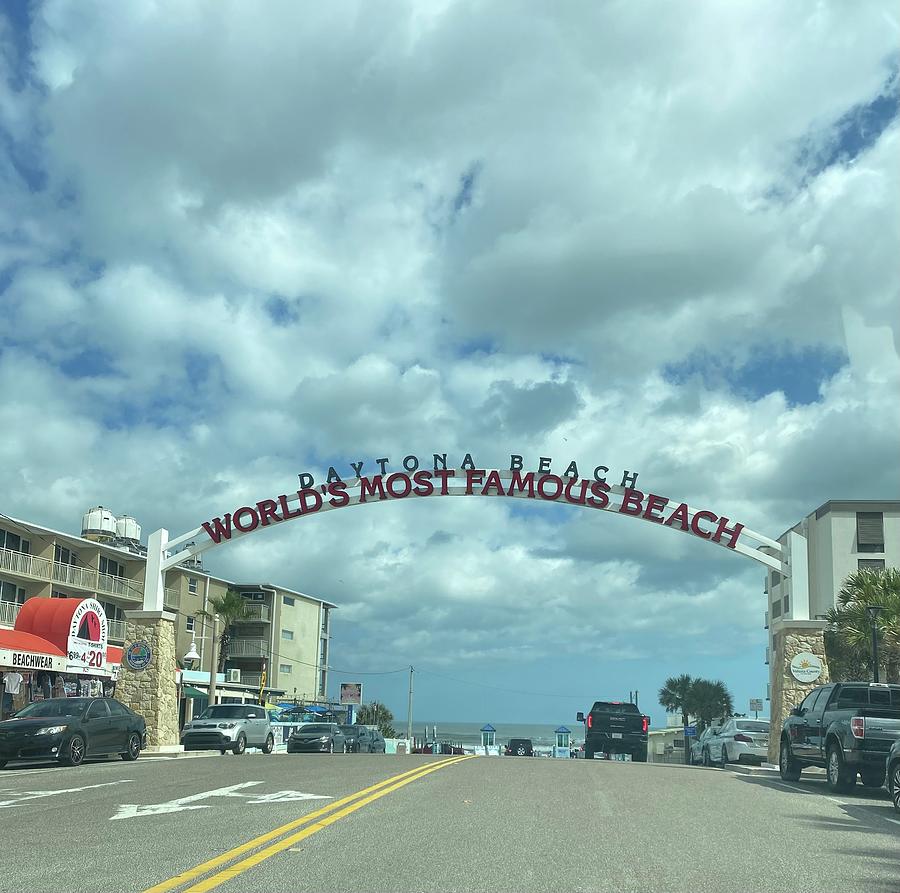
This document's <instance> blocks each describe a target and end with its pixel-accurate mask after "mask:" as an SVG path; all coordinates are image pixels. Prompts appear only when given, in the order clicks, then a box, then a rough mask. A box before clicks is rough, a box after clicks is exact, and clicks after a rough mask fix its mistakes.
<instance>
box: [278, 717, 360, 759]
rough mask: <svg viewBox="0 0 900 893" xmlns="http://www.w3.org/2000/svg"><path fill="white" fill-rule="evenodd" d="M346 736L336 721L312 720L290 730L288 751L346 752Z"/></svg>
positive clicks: (347, 746) (347, 747)
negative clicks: (307, 723)
mask: <svg viewBox="0 0 900 893" xmlns="http://www.w3.org/2000/svg"><path fill="white" fill-rule="evenodd" d="M348 749H349V744H348V743H347V736H346V735H345V734H344V733H343V731H342V730H341V727H340V726H339V725H338V724H337V723H333V722H314V723H310V724H309V725H306V726H300V728H299V729H296V730H295V731H293V732H291V737H290V738H288V743H287V752H288V753H347V751H348Z"/></svg>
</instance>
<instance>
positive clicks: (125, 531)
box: [116, 515, 141, 543]
mask: <svg viewBox="0 0 900 893" xmlns="http://www.w3.org/2000/svg"><path fill="white" fill-rule="evenodd" d="M116 537H117V538H118V539H120V540H125V541H126V542H129V543H139V542H140V541H141V525H140V524H138V522H137V521H135V520H134V518H131V517H129V516H128V515H121V516H120V517H118V518H116Z"/></svg>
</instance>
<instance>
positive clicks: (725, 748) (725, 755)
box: [719, 742, 728, 769]
mask: <svg viewBox="0 0 900 893" xmlns="http://www.w3.org/2000/svg"><path fill="white" fill-rule="evenodd" d="M719 764H720V765H721V766H722V768H723V769H724V768H725V767H726V766H727V765H728V745H727V744H725V743H724V742H723V743H722V753H721V755H720V757H719Z"/></svg>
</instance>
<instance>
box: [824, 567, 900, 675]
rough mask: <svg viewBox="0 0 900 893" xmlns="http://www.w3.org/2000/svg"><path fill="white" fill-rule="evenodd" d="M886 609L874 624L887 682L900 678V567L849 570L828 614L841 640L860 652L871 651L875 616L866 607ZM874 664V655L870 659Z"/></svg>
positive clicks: (845, 646)
mask: <svg viewBox="0 0 900 893" xmlns="http://www.w3.org/2000/svg"><path fill="white" fill-rule="evenodd" d="M875 605H878V606H880V607H881V608H883V610H882V611H881V612H880V613H879V614H878V618H877V620H876V621H875V624H876V626H877V628H878V633H879V639H880V644H881V651H880V655H879V657H880V659H879V661H878V663H879V665H880V664H882V663H883V664H884V667H885V670H886V673H885V676H886V678H887V681H888V682H894V683H897V682H900V569H897V568H888V569H887V570H860V571H856V572H855V573H852V574H850V576H849V577H847V579H846V580H844V585H843V586H842V587H841V591H840V592H839V593H838V598H837V605H835V607H833V608H831V609H830V610H829V611H828V613H827V614H826V615H825V617H826V619H827V620H828V622H829V624H830V625H831V631H832V632H834V633H835V635H836V638H837V639H838V641H839V642H840V644H841V645H842V646H843V647H844V648H845V649H848V650H850V651H851V652H855V653H857V654H860V653H868V649H869V643H870V642H871V640H872V623H873V621H872V619H871V616H870V614H869V612H868V611H867V610H866V609H867V608H868V607H870V606H875ZM867 664H868V665H869V667H870V668H871V659H868V660H867Z"/></svg>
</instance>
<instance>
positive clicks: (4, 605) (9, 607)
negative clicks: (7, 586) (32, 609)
mask: <svg viewBox="0 0 900 893" xmlns="http://www.w3.org/2000/svg"><path fill="white" fill-rule="evenodd" d="M21 607H22V606H21V605H17V604H16V603H15V602H0V626H9V627H12V626H15V623H16V617H18V616H19V608H21Z"/></svg>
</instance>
